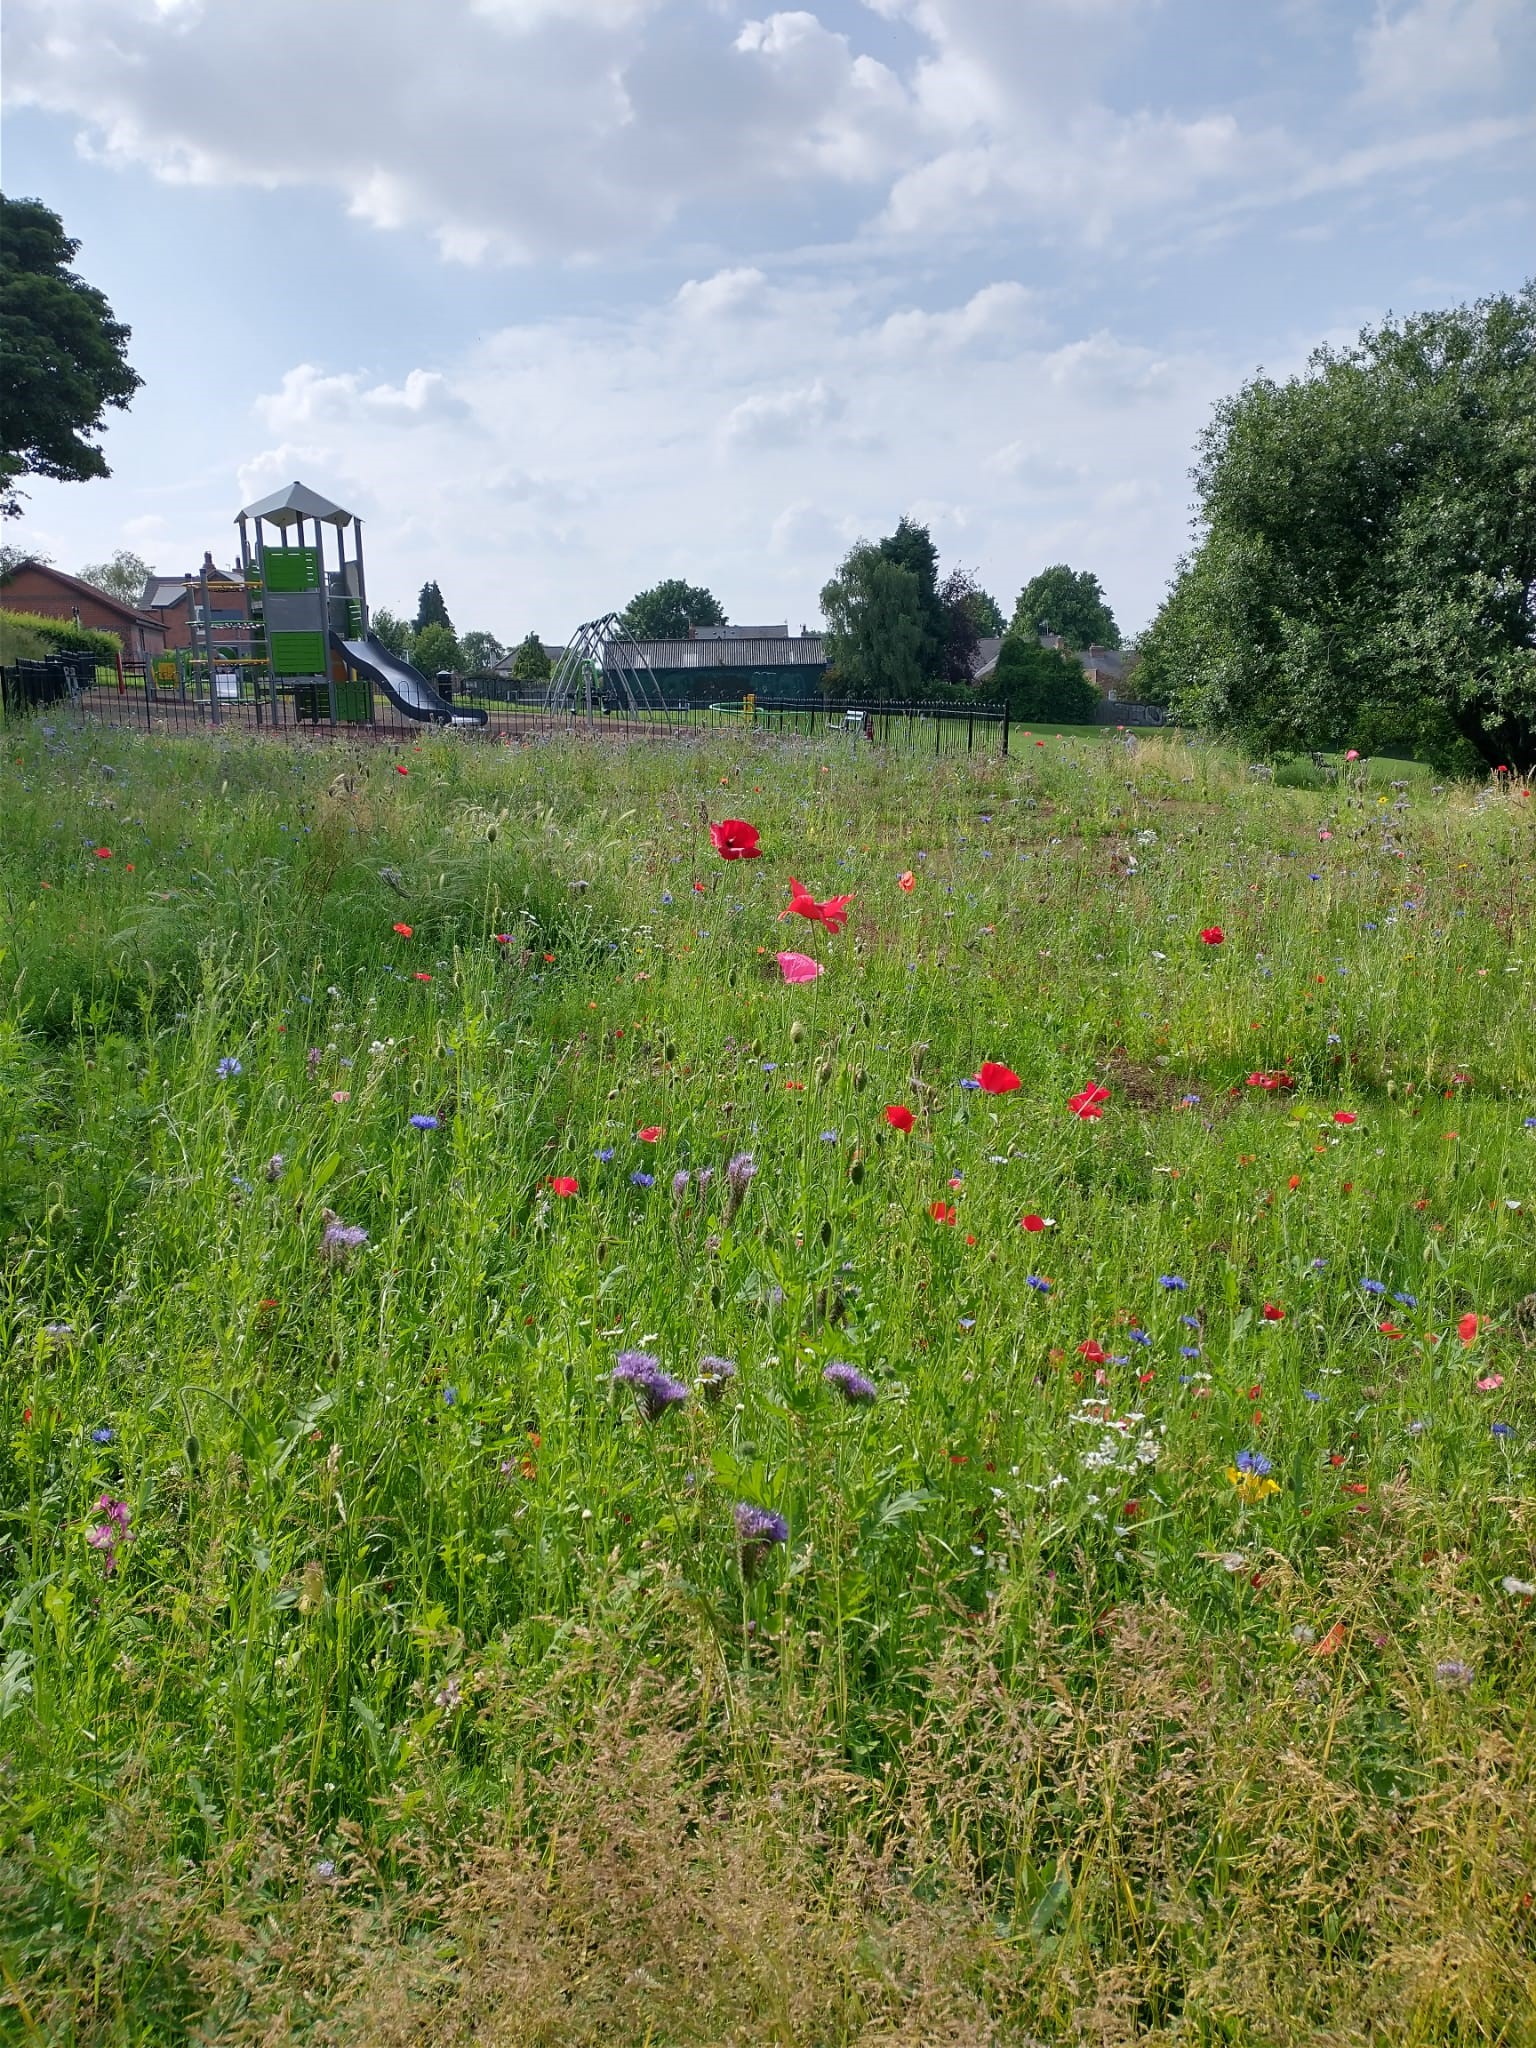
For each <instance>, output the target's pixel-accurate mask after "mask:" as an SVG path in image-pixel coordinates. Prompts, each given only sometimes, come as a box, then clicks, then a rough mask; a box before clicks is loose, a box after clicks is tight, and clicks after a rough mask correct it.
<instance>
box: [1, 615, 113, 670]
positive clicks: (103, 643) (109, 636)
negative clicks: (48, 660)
mask: <svg viewBox="0 0 1536 2048" xmlns="http://www.w3.org/2000/svg"><path fill="white" fill-rule="evenodd" d="M121 652H122V642H121V641H120V640H119V639H118V637H117V635H116V634H115V633H107V632H104V631H102V630H101V629H100V628H99V627H96V626H77V625H76V624H75V623H74V621H73V620H72V619H50V618H49V617H48V616H47V615H46V614H45V613H43V612H10V611H0V660H4V661H6V662H11V661H34V660H42V659H44V658H45V657H46V656H48V655H50V654H94V655H95V656H96V657H97V659H98V660H99V661H112V662H115V661H116V660H117V657H118V655H119V654H121Z"/></svg>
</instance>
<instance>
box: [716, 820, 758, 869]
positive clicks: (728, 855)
mask: <svg viewBox="0 0 1536 2048" xmlns="http://www.w3.org/2000/svg"><path fill="white" fill-rule="evenodd" d="M709 836H710V838H711V840H712V841H713V842H714V848H715V851H716V853H718V854H719V856H720V858H721V859H722V860H761V859H762V857H763V849H762V848H761V847H760V846H759V845H758V843H757V827H756V826H755V825H749V824H748V823H747V821H746V819H745V818H722V819H721V821H720V823H719V824H718V825H711V826H710V828H709Z"/></svg>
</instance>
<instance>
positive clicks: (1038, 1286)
mask: <svg viewBox="0 0 1536 2048" xmlns="http://www.w3.org/2000/svg"><path fill="white" fill-rule="evenodd" d="M1024 1285H1025V1286H1026V1287H1033V1289H1034V1290H1035V1292H1036V1294H1049V1293H1050V1291H1051V1283H1050V1281H1049V1280H1042V1279H1041V1278H1040V1275H1039V1274H1038V1273H1031V1274H1030V1276H1029V1278H1028V1279H1027V1280H1026V1281H1025V1282H1024Z"/></svg>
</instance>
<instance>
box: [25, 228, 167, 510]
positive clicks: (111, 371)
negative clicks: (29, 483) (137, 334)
mask: <svg viewBox="0 0 1536 2048" xmlns="http://www.w3.org/2000/svg"><path fill="white" fill-rule="evenodd" d="M79 247H80V244H79V243H78V242H76V241H74V240H72V239H71V238H70V236H68V235H66V234H65V232H64V223H63V222H62V221H61V220H60V219H59V216H58V215H57V214H56V213H53V212H50V210H49V209H48V208H47V207H46V206H44V205H43V204H42V203H41V202H40V201H39V200H36V199H7V198H6V197H5V196H4V194H3V193H0V391H3V392H4V393H5V403H4V427H3V438H0V518H15V517H16V516H17V515H18V514H19V513H20V511H21V496H20V492H19V491H18V489H17V479H18V478H20V477H23V476H45V477H53V478H55V479H57V480H58V481H60V482H63V483H83V482H84V481H85V479H86V478H87V477H93V476H110V474H111V471H110V470H109V469H108V468H107V462H106V457H105V456H104V455H103V454H102V452H101V449H100V448H99V447H98V446H97V445H96V443H95V441H93V440H91V439H89V438H88V437H89V436H91V435H95V434H99V433H100V432H101V431H102V429H103V426H104V424H105V420H104V415H105V414H106V412H107V410H108V409H109V408H111V407H116V408H119V409H121V408H122V407H124V406H126V405H127V404H128V401H129V400H130V399H131V398H132V397H133V394H134V392H135V391H137V390H138V388H139V385H140V384H141V383H142V382H143V379H142V378H141V377H140V376H139V374H138V372H137V371H136V370H133V369H131V368H130V367H129V364H128V356H127V348H128V340H129V334H130V330H129V329H128V328H127V327H125V326H124V325H123V324H122V322H121V321H120V320H117V319H115V318H114V317H113V313H112V308H111V307H110V306H109V305H108V304H107V301H106V299H105V297H104V296H103V295H102V293H100V292H99V291H97V290H96V289H95V288H94V286H92V285H88V284H87V283H86V282H85V281H84V279H83V278H80V277H77V276H76V275H75V273H74V272H73V271H72V270H71V269H70V268H69V265H70V264H71V263H72V262H73V260H74V257H75V252H76V251H77V250H78V249H79Z"/></svg>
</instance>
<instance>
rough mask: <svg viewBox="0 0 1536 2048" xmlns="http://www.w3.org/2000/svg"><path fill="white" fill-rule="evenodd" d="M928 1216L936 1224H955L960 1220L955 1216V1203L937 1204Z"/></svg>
mask: <svg viewBox="0 0 1536 2048" xmlns="http://www.w3.org/2000/svg"><path fill="white" fill-rule="evenodd" d="M928 1214H929V1215H930V1216H931V1217H932V1218H933V1220H934V1222H935V1223H955V1222H958V1220H959V1219H958V1217H957V1216H956V1214H955V1205H954V1203H953V1202H935V1203H934V1204H933V1206H932V1207H931V1208H930V1209H929V1211H928Z"/></svg>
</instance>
